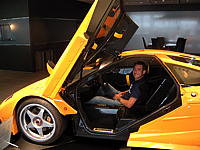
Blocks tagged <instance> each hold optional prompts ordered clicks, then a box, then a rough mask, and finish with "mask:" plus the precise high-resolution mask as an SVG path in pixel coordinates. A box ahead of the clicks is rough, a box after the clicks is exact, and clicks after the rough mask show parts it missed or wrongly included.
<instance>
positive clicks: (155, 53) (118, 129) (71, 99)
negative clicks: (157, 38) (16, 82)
mask: <svg viewBox="0 0 200 150" xmlns="http://www.w3.org/2000/svg"><path fill="white" fill-rule="evenodd" d="M123 4H124V3H123V0H120V2H118V1H117V2H115V0H95V1H94V3H93V5H92V7H91V9H90V10H89V12H88V14H87V15H86V17H85V19H84V20H83V22H82V24H81V25H80V27H79V29H78V30H77V32H76V33H75V35H74V36H73V38H72V40H71V41H70V43H69V45H68V46H67V48H66V49H65V51H64V53H63V55H62V56H61V58H60V59H59V61H58V62H57V64H56V65H54V63H53V62H48V65H47V69H48V72H49V74H50V75H49V77H47V78H45V79H43V80H40V81H38V82H36V83H33V84H31V85H29V86H27V87H25V88H23V89H21V90H20V91H18V92H16V93H14V94H13V95H11V96H10V97H8V98H7V99H6V100H4V101H3V102H2V103H1V105H0V121H1V122H4V121H6V120H7V119H9V118H10V117H12V116H13V124H12V134H16V133H17V132H19V131H20V132H21V133H22V134H23V136H24V137H25V138H26V139H27V140H29V141H32V142H34V143H37V144H49V143H52V142H54V141H55V140H57V139H58V138H59V137H60V136H61V135H62V133H63V131H64V130H65V128H66V125H67V123H68V120H69V119H70V120H72V123H73V127H74V129H73V131H74V134H75V135H76V136H83V137H92V138H105V139H116V140H128V142H127V145H128V146H130V147H134V146H136V147H148V148H151V147H153V148H163V149H173V148H177V149H178V148H179V149H186V148H187V149H189V148H190V149H200V74H199V72H200V57H198V56H194V55H189V54H184V53H178V52H173V51H167V50H147V49H145V50H132V51H124V48H125V46H126V44H127V43H128V41H129V40H130V38H131V37H132V36H133V34H134V33H135V32H136V30H137V28H138V26H137V24H135V23H134V22H133V21H132V20H131V19H130V18H129V17H128V15H127V14H126V13H125V11H124V5H123ZM122 51H123V52H122ZM138 60H141V61H143V62H145V63H146V64H147V65H148V70H147V74H146V76H145V83H146V85H145V87H148V90H145V91H142V90H141V95H145V97H146V99H145V103H143V104H142V105H136V106H134V107H133V108H132V109H133V110H134V111H131V112H134V113H133V115H132V116H134V117H127V113H128V112H129V111H128V108H126V107H125V106H123V105H117V106H106V105H101V104H99V105H91V104H87V103H86V102H87V101H89V100H90V99H91V98H93V97H94V96H95V94H96V92H97V90H98V89H99V87H102V89H104V90H107V85H108V83H109V84H111V85H113V86H114V87H115V88H117V89H118V90H124V89H126V88H127V87H128V86H129V84H130V80H131V75H130V72H132V68H133V63H134V62H135V61H138ZM119 77H120V79H119V80H118V78H119ZM140 88H141V89H142V88H143V87H142V84H141V85H140ZM139 98H140V97H139ZM129 113H130V112H129ZM183 147H184V148H183Z"/></svg>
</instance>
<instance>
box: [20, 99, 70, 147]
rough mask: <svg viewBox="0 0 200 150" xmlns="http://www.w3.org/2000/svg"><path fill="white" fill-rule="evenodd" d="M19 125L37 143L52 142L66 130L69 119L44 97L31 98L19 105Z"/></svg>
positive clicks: (27, 136) (25, 134) (29, 138)
mask: <svg viewBox="0 0 200 150" xmlns="http://www.w3.org/2000/svg"><path fill="white" fill-rule="evenodd" d="M16 119H17V125H18V129H19V130H20V131H21V132H22V134H23V136H24V137H25V138H26V139H28V140H30V141H31V142H34V143H37V144H50V143H52V142H54V141H56V140H57V139H58V138H59V137H60V136H61V135H62V133H63V132H64V130H65V128H66V126H67V120H66V119H64V117H63V116H61V114H60V113H59V112H58V111H57V109H55V107H54V106H52V105H51V104H50V103H48V102H47V101H45V100H43V99H39V98H31V99H28V100H26V101H24V102H22V104H21V105H20V106H19V108H18V110H17V116H16Z"/></svg>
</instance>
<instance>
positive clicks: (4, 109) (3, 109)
mask: <svg viewBox="0 0 200 150" xmlns="http://www.w3.org/2000/svg"><path fill="white" fill-rule="evenodd" d="M47 80H48V78H45V79H43V80H40V81H38V82H35V83H33V84H31V85H29V86H27V87H25V88H23V89H21V90H20V91H18V92H16V93H14V94H13V95H12V96H11V97H9V98H8V99H9V101H8V100H7V99H6V100H5V101H4V102H3V103H2V104H1V105H0V114H1V119H2V122H3V121H5V120H7V119H8V118H10V117H12V116H13V115H14V116H15V108H16V106H17V103H18V102H19V101H20V100H21V101H22V100H23V99H24V98H25V99H26V98H30V97H38V98H42V99H44V100H46V101H49V102H50V103H51V104H52V105H53V106H54V107H55V108H57V110H58V111H59V112H60V113H61V114H62V115H64V116H65V115H69V114H76V113H77V111H76V110H75V109H74V108H72V107H71V106H70V105H69V104H67V103H66V102H65V101H64V100H63V99H62V98H61V97H60V96H59V95H58V94H57V95H56V96H55V97H54V99H50V98H47V97H45V96H43V95H42V94H43V92H44V89H45V83H46V81H47ZM2 114H3V115H2ZM17 132H18V129H17V123H16V118H15V117H14V118H13V126H12V133H13V134H16V133H17Z"/></svg>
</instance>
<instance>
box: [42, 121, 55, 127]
mask: <svg viewBox="0 0 200 150" xmlns="http://www.w3.org/2000/svg"><path fill="white" fill-rule="evenodd" d="M42 126H43V128H45V127H51V128H53V127H54V124H53V123H50V122H47V121H46V120H43V125H42Z"/></svg>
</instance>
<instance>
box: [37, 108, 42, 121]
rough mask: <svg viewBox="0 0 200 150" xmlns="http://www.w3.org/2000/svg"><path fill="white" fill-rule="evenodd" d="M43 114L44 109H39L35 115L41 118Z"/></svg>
mask: <svg viewBox="0 0 200 150" xmlns="http://www.w3.org/2000/svg"><path fill="white" fill-rule="evenodd" d="M43 114H44V109H40V112H39V113H38V115H37V116H38V117H39V118H41V119H42V118H43Z"/></svg>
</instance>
